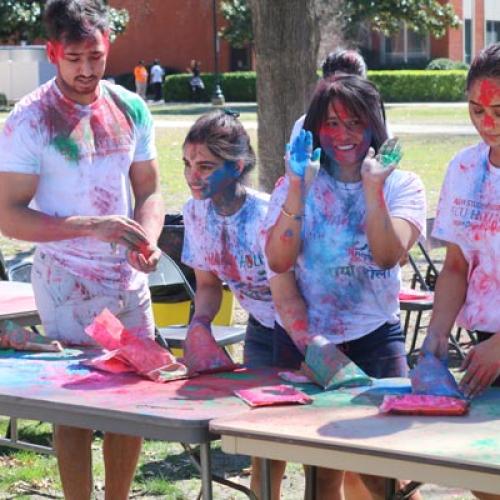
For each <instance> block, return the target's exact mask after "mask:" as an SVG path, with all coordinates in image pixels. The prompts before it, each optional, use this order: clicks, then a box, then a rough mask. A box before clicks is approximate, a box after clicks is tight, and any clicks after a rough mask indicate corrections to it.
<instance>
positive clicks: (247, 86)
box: [163, 70, 467, 102]
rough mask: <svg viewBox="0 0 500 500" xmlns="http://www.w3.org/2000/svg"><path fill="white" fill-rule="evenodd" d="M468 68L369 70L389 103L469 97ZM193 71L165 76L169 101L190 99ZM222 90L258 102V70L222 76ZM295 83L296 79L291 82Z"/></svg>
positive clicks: (209, 82) (208, 88)
mask: <svg viewBox="0 0 500 500" xmlns="http://www.w3.org/2000/svg"><path fill="white" fill-rule="evenodd" d="M466 75H467V72H466V71H464V70H451V71H430V70H393V71H369V72H368V78H369V79H370V80H371V81H372V82H373V83H375V85H377V87H378V89H379V90H380V92H381V94H382V97H383V98H384V101H385V102H431V101H441V102H451V101H462V100H464V99H465V78H466ZM201 77H202V79H203V82H204V84H205V91H204V92H203V94H202V96H201V98H202V100H203V101H210V96H211V94H212V91H213V84H214V75H213V74H211V73H203V74H202V75H201ZM190 78H191V76H190V75H189V74H178V75H169V76H167V78H166V79H165V85H164V87H163V90H164V98H165V101H189V100H190V99H191V88H190V86H189V80H190ZM220 83H221V87H222V92H223V94H224V97H225V98H226V101H231V102H255V101H256V91H255V72H254V71H241V72H234V73H222V74H221V75H220ZM291 84H293V82H291Z"/></svg>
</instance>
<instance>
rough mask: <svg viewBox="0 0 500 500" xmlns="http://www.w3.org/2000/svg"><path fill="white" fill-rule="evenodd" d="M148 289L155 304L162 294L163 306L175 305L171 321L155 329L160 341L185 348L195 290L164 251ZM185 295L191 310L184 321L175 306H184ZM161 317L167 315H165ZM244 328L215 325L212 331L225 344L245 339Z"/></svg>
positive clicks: (150, 278)
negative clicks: (179, 317)
mask: <svg viewBox="0 0 500 500" xmlns="http://www.w3.org/2000/svg"><path fill="white" fill-rule="evenodd" d="M149 289H150V290H151V295H152V298H153V306H154V305H155V302H154V301H155V300H159V299H158V297H161V301H162V302H161V304H162V305H164V304H168V305H169V306H170V309H169V310H171V309H172V308H173V312H172V318H173V320H172V322H169V323H168V325H162V326H161V327H157V328H156V330H157V331H156V340H157V342H158V343H160V345H163V346H164V347H166V346H168V347H172V348H182V344H183V341H184V339H185V338H186V333H187V325H188V323H189V320H190V319H191V317H192V315H193V312H194V295H195V292H194V290H193V287H192V286H191V284H190V283H189V281H188V279H187V278H186V276H185V275H184V273H183V272H182V270H181V269H180V267H179V266H178V265H177V264H176V263H175V262H174V260H173V259H172V258H171V257H170V256H169V255H167V254H166V253H164V252H162V256H161V258H160V262H159V264H158V268H157V269H156V271H155V272H153V273H151V274H149ZM169 297H170V300H169ZM186 297H187V300H188V301H189V306H188V307H189V313H188V314H187V315H185V316H184V318H183V319H184V321H182V322H181V323H179V321H178V315H177V313H176V312H175V308H176V307H185V306H183V305H182V304H183V303H185V298H186ZM155 298H156V299H155ZM157 304H158V302H157ZM162 318H163V319H164V318H165V314H164V315H162ZM164 320H165V319H164ZM245 331H246V329H245V328H244V327H240V326H232V325H214V324H212V334H213V336H214V338H215V340H216V342H217V344H219V345H220V346H224V347H226V346H229V345H232V344H236V343H238V342H240V341H242V340H243V339H244V338H245Z"/></svg>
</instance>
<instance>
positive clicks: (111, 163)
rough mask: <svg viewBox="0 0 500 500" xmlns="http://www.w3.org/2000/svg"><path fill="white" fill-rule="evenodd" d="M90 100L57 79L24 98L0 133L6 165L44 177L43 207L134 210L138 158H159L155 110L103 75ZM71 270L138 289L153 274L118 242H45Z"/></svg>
mask: <svg viewBox="0 0 500 500" xmlns="http://www.w3.org/2000/svg"><path fill="white" fill-rule="evenodd" d="M99 90H100V91H99V97H98V99H97V100H96V101H94V102H93V103H92V104H90V105H80V104H77V103H75V102H74V101H71V100H69V99H68V98H66V97H65V96H64V95H63V94H62V93H61V91H60V90H59V88H58V86H57V84H56V82H55V80H51V81H49V82H47V83H46V84H44V85H42V86H41V87H39V88H38V89H36V90H35V91H34V92H32V93H31V94H29V95H27V96H26V97H24V98H23V99H22V100H21V101H20V102H19V103H18V104H17V105H16V106H15V108H14V110H13V111H12V113H11V114H10V115H9V117H8V119H7V122H6V124H5V127H4V129H3V132H2V134H1V135H0V171H3V172H16V173H21V174H32V175H36V176H39V183H38V186H37V189H36V193H35V196H34V198H33V200H32V202H31V207H32V208H34V209H35V210H38V211H40V212H42V213H44V214H47V215H52V216H57V217H68V216H74V215H90V216H92V215H94V216H99V215H124V216H128V217H132V215H133V207H132V197H131V186H130V178H129V170H130V166H131V164H132V163H134V162H139V161H146V160H151V159H153V158H155V157H156V149H155V145H154V129H153V121H152V118H151V114H150V113H149V110H148V108H147V106H146V105H145V104H144V102H143V100H142V99H141V98H140V97H139V96H137V95H136V94H134V93H132V92H129V91H128V90H126V89H124V88H123V87H120V86H118V85H113V84H111V83H109V82H106V81H101V82H100V86H99ZM38 246H39V249H40V250H42V251H43V252H45V253H47V254H50V256H51V257H53V259H54V262H56V263H58V264H59V265H61V266H62V267H64V268H66V269H67V270H69V271H70V272H71V273H73V274H75V275H78V276H82V277H84V278H87V279H91V280H94V281H99V282H100V283H102V284H103V285H109V286H112V287H119V288H122V289H135V288H138V287H140V286H142V284H143V283H144V280H145V279H146V277H145V275H144V274H143V273H139V272H137V271H135V270H134V269H133V268H132V267H131V266H130V265H129V264H128V263H127V262H126V259H125V249H124V247H123V246H121V245H119V246H118V249H117V252H116V253H114V252H113V249H112V248H111V245H110V244H109V243H105V242H102V241H99V240H97V239H95V238H90V237H84V238H74V239H69V240H63V241H53V242H46V243H40V244H39V245H38Z"/></svg>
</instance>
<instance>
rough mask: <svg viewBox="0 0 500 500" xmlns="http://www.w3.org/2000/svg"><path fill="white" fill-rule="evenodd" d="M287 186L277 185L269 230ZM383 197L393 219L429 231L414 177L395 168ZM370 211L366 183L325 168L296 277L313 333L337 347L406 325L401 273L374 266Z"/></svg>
mask: <svg viewBox="0 0 500 500" xmlns="http://www.w3.org/2000/svg"><path fill="white" fill-rule="evenodd" d="M288 186H289V183H288V179H287V178H282V179H281V180H280V181H278V184H277V186H276V188H275V190H274V192H273V194H272V197H271V201H270V204H269V207H270V208H269V212H268V215H267V217H266V221H265V230H268V229H270V228H271V227H272V226H274V224H275V223H276V220H277V218H278V216H279V213H280V209H281V206H282V205H283V203H284V201H285V199H286V195H287V192H288ZM384 198H385V201H386V203H387V206H388V209H389V213H390V215H391V216H392V217H398V218H401V219H405V220H407V221H409V222H410V223H412V224H413V225H414V226H415V227H416V228H417V229H418V230H419V231H420V232H421V233H422V232H423V231H424V228H425V218H426V204H425V192H424V186H423V184H422V182H421V181H420V179H419V178H418V177H417V176H416V175H415V174H413V173H411V172H405V171H402V170H395V171H394V172H393V173H392V174H391V175H390V176H389V177H388V178H387V179H386V181H385V184H384ZM365 212H366V207H365V198H364V193H363V187H362V184H361V182H357V183H342V182H338V181H336V180H335V179H333V178H332V177H331V176H330V175H329V174H328V173H327V172H326V171H325V170H324V169H323V168H320V170H319V173H318V175H317V177H316V179H315V180H314V181H313V183H312V184H311V187H310V188H309V191H308V192H307V195H306V198H305V210H304V219H303V222H302V226H303V227H302V249H301V253H300V254H299V256H298V259H297V262H296V265H295V275H296V279H297V284H298V286H299V289H300V291H301V293H302V295H303V297H304V300H305V302H306V305H307V310H308V319H309V331H310V333H311V334H321V335H324V336H325V337H328V338H330V339H331V340H332V341H333V342H335V343H337V344H340V343H342V342H348V341H351V340H355V339H357V338H360V337H363V336H365V335H367V334H368V333H371V332H372V331H374V330H376V329H377V328H378V327H380V326H382V325H383V324H384V323H387V322H388V323H392V324H393V323H397V322H398V321H399V298H398V294H399V289H400V268H399V265H396V266H395V267H393V268H391V269H382V268H380V267H378V266H377V265H376V264H375V262H374V261H373V256H372V253H371V251H370V249H369V247H368V239H367V236H366V232H365ZM271 275H272V274H271Z"/></svg>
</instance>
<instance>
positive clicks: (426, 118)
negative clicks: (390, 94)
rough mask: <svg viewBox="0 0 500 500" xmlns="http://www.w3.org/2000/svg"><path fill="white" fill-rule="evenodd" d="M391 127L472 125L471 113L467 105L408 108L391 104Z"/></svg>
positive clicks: (389, 110)
mask: <svg viewBox="0 0 500 500" xmlns="http://www.w3.org/2000/svg"><path fill="white" fill-rule="evenodd" d="M386 113H387V120H388V122H389V124H390V125H393V124H394V125H396V124H404V125H470V119H469V111H468V108H467V106H466V105H465V104H460V105H454V106H451V105H450V106H439V107H436V106H429V105H425V104H422V105H419V106H415V105H412V106H408V105H406V106H405V105H404V104H389V105H387V106H386Z"/></svg>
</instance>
